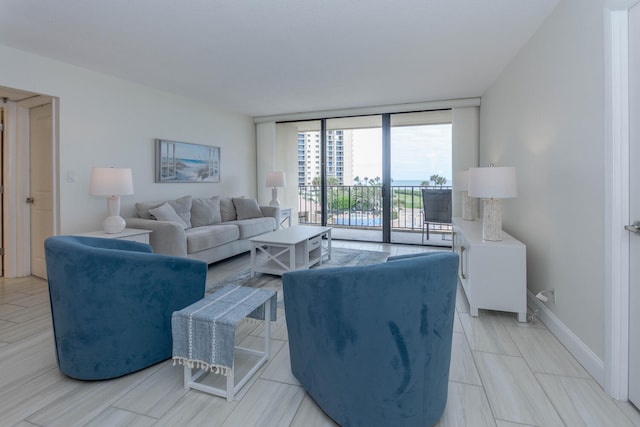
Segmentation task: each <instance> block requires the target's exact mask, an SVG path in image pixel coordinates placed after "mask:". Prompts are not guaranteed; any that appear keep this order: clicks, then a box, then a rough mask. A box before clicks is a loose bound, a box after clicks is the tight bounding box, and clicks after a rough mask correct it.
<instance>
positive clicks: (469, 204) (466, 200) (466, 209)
mask: <svg viewBox="0 0 640 427" xmlns="http://www.w3.org/2000/svg"><path fill="white" fill-rule="evenodd" d="M453 190H454V191H459V192H460V193H461V196H462V219H464V220H465V221H473V199H472V198H471V197H469V170H464V171H458V172H456V173H455V174H454V175H453Z"/></svg>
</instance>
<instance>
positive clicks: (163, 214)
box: [149, 203, 191, 229]
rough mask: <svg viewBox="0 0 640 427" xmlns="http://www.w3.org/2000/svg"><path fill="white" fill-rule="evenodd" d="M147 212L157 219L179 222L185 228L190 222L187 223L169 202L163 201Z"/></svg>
mask: <svg viewBox="0 0 640 427" xmlns="http://www.w3.org/2000/svg"><path fill="white" fill-rule="evenodd" d="M149 214H150V215H151V216H152V217H153V218H155V219H156V220H158V221H170V222H176V223H178V224H180V225H181V226H182V227H183V228H184V229H187V228H189V227H190V226H191V224H187V223H186V222H184V220H183V219H182V218H181V217H180V215H178V213H177V212H176V211H175V209H174V208H173V206H171V205H170V204H169V203H163V204H162V205H160V206H158V207H157V208H153V209H149Z"/></svg>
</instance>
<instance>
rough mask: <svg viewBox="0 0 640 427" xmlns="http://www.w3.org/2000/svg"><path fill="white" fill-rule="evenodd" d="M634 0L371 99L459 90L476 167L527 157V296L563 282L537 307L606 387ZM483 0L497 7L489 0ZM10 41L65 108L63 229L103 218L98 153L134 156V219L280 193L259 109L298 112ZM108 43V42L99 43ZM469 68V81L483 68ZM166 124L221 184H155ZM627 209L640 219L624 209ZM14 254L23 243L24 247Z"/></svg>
mask: <svg viewBox="0 0 640 427" xmlns="http://www.w3.org/2000/svg"><path fill="white" fill-rule="evenodd" d="M635 3H636V2H634V1H626V2H625V1H620V2H615V1H605V0H601V1H590V2H584V1H579V0H560V1H558V2H551V3H548V4H549V9H548V15H545V17H543V18H544V19H541V20H540V22H539V27H537V28H535V29H532V30H533V31H532V33H531V37H530V38H529V39H528V40H525V41H523V43H522V45H520V46H512V48H513V51H514V52H513V55H512V57H511V58H510V60H509V61H508V62H507V63H505V66H504V69H502V70H501V71H499V72H498V75H497V77H496V78H495V80H494V81H492V82H491V84H489V85H488V86H487V87H486V88H485V89H484V90H483V91H481V92H477V93H462V91H461V92H460V93H446V94H442V95H440V96H439V97H437V98H420V99H415V98H409V97H407V98H405V99H396V100H394V101H393V102H386V103H380V104H374V105H373V106H374V107H377V110H376V111H377V112H389V111H385V107H386V106H395V107H397V106H399V105H402V104H410V103H415V104H420V105H423V104H424V105H429V103H432V104H431V105H433V106H437V107H438V108H448V107H455V102H454V101H455V99H457V98H465V99H466V98H474V97H478V98H480V100H481V101H480V106H479V123H478V127H479V137H478V140H479V142H478V146H477V150H478V165H480V166H488V165H490V164H495V165H497V166H501V165H506V166H515V167H516V168H517V171H518V187H519V190H518V197H517V198H515V199H510V200H508V201H505V202H504V213H503V228H504V230H505V231H507V232H508V233H510V234H512V235H514V236H515V237H517V238H518V239H519V240H520V241H522V242H524V243H525V244H526V246H527V254H528V255H527V283H528V290H529V295H530V297H531V295H535V294H537V293H538V292H540V291H543V290H546V289H550V288H554V289H555V290H556V302H555V304H545V305H536V304H538V303H536V302H535V301H532V300H531V299H530V306H532V307H536V308H538V309H539V316H540V317H541V318H542V319H543V321H544V322H545V324H546V325H547V327H549V329H550V330H552V332H553V333H554V334H555V335H556V337H557V338H558V339H559V340H560V342H561V343H562V344H563V345H564V346H565V347H567V348H568V349H569V350H570V352H571V354H572V355H573V356H574V357H575V358H576V359H577V360H578V361H579V362H580V363H581V364H582V366H583V367H584V368H585V369H586V370H587V372H589V374H590V375H591V376H592V377H593V378H594V379H595V380H596V381H597V382H598V383H599V384H600V385H601V386H602V387H603V389H604V390H605V391H606V392H607V393H608V394H609V395H610V396H613V397H614V398H617V399H622V400H626V397H627V396H626V390H627V386H626V384H627V363H626V361H625V360H626V352H625V348H626V347H625V346H626V340H625V339H624V338H620V337H619V336H618V335H623V336H624V335H628V323H629V322H628V315H625V310H623V309H622V308H623V307H624V301H626V300H627V296H628V294H629V292H628V282H629V279H627V282H626V283H627V285H626V287H625V285H624V283H621V282H620V280H621V279H619V278H618V274H617V273H616V271H617V270H616V268H617V267H618V266H624V265H625V264H624V260H622V261H621V259H620V255H619V253H618V252H617V251H618V249H617V248H618V246H620V245H622V243H624V242H621V239H625V238H626V239H629V238H628V237H617V238H614V237H612V235H613V234H614V228H613V227H614V225H615V226H618V225H620V223H621V221H622V220H623V219H622V217H620V218H617V217H615V218H614V216H615V214H616V213H618V214H620V210H623V208H622V207H621V206H622V205H621V203H622V202H620V201H619V199H618V198H616V197H617V196H615V195H616V194H617V193H615V189H616V187H614V186H613V184H614V181H616V180H617V179H618V178H620V176H619V175H617V173H618V172H619V169H617V168H616V166H620V165H622V164H624V162H623V161H622V160H619V163H615V158H616V156H617V155H618V154H619V153H617V152H616V153H614V152H612V148H611V147H612V144H613V143H612V139H615V138H614V137H612V136H611V135H614V134H615V135H618V133H616V131H617V130H618V129H617V128H614V126H613V125H612V123H613V122H614V120H613V119H612V117H615V116H612V108H611V107H610V106H611V105H612V104H613V102H612V99H616V98H615V93H614V92H615V90H614V89H615V87H614V85H613V84H611V81H612V75H615V73H614V72H612V71H611V70H612V69H615V67H614V65H612V61H609V60H608V59H607V58H609V57H610V54H611V52H612V46H614V44H613V43H610V41H611V38H612V36H611V37H610V36H609V34H611V33H612V31H613V30H612V28H613V29H616V28H618V27H617V26H616V25H617V24H616V23H617V22H618V21H616V19H619V18H618V17H617V13H622V12H624V11H626V10H627V9H631V8H632V6H634V5H635ZM486 7H487V8H491V5H490V2H488V3H487V5H486ZM636 9H637V7H636ZM621 11H622V12H621ZM5 16H7V15H5ZM603 17H604V18H603ZM1 19H3V20H4V19H9V18H1ZM612 23H613V24H612ZM616 34H618V33H616ZM42 37H45V36H42ZM71 37H73V35H72V36H71ZM292 37H295V35H294V36H292ZM3 40H7V42H6V43H5V41H3ZM12 40H13V39H12V38H8V37H5V36H4V35H3V36H2V38H0V55H1V56H0V57H2V58H3V61H2V66H1V76H0V86H3V87H8V88H13V89H19V90H23V91H28V92H32V93H36V94H41V95H46V96H50V97H52V98H53V100H54V106H55V109H56V111H57V114H58V115H59V116H58V124H59V128H58V129H57V130H56V134H57V151H56V152H55V154H54V155H53V158H52V161H53V162H54V163H55V164H56V167H57V169H56V172H57V175H56V176H57V182H56V186H57V199H56V204H57V211H56V223H55V230H54V231H55V233H56V234H74V233H80V232H86V231H90V230H97V229H99V228H100V226H101V225H100V223H101V218H102V217H103V216H104V213H105V203H104V199H101V198H97V197H93V196H90V195H89V192H88V183H89V177H90V173H91V168H92V167H93V166H117V167H131V168H132V170H133V176H134V188H135V195H134V196H132V197H124V198H123V199H122V214H123V216H125V217H126V216H130V215H131V214H132V213H133V210H134V204H135V202H137V201H149V200H163V199H168V198H170V197H175V198H178V197H181V196H183V195H185V194H191V195H193V196H194V197H207V196H211V195H214V194H220V195H226V196H237V195H247V196H253V195H255V196H256V197H257V198H258V200H259V201H260V202H268V200H269V199H270V189H268V188H265V187H264V185H263V184H262V182H263V180H264V174H265V172H266V171H267V170H268V169H269V168H270V167H271V165H270V164H269V162H268V161H267V162H265V161H264V156H263V155H262V154H264V153H263V152H261V150H262V148H261V147H260V146H258V144H257V142H256V141H257V139H259V138H261V135H260V131H257V130H256V122H257V121H263V122H268V121H269V120H266V119H265V117H267V118H269V117H277V116H278V115H279V114H285V113H291V114H292V115H293V113H300V111H299V110H285V111H274V112H271V111H258V112H252V113H251V114H249V113H246V112H236V111H239V110H234V109H227V108H223V107H221V106H219V105H221V104H222V102H221V103H220V104H217V103H215V102H208V101H207V100H205V99H193V98H189V97H186V96H183V95H177V94H174V93H169V92H166V91H163V90H160V89H157V87H158V86H162V82H158V81H154V76H153V75H151V74H152V73H150V75H149V76H148V79H149V85H143V84H140V83H134V82H132V81H128V80H126V79H123V78H118V77H114V75H117V67H118V64H117V60H116V59H113V61H114V62H113V64H112V68H111V69H110V72H104V73H102V72H96V71H92V70H91V69H90V67H89V66H88V65H86V66H83V65H82V64H80V65H72V64H70V63H69V62H67V61H65V60H64V59H63V58H64V55H65V52H59V55H58V56H56V53H55V52H46V51H42V52H33V51H30V50H29V49H28V48H26V47H25V48H24V49H21V48H20V47H19V42H18V41H15V40H13V42H12ZM108 45H109V43H108V41H105V43H104V46H100V47H99V48H101V49H105V48H106V47H108ZM171 48H173V49H179V48H180V47H179V46H172V47H171ZM475 55H476V56H475V64H476V65H475V66H476V67H477V73H481V72H482V69H483V67H485V66H487V64H489V63H491V62H492V61H493V60H494V58H493V57H492V53H491V52H490V51H487V52H485V51H480V52H475ZM607 55H609V56H607ZM105 61H106V62H108V61H109V59H106V60H105ZM246 66H247V67H258V68H259V67H260V62H259V60H258V59H256V60H255V61H247V65H246ZM187 69H189V68H187ZM190 73H193V74H194V75H198V74H199V73H200V70H199V69H198V67H197V66H193V70H190V71H189V72H187V73H186V76H185V79H184V81H185V82H184V85H185V86H189V74H190ZM452 75H457V74H456V73H452ZM462 75H463V76H465V77H464V78H465V79H468V80H473V79H474V77H473V73H468V74H462ZM398 78H400V79H401V78H402V76H399V77H398ZM283 79H286V74H284V75H283ZM462 83H464V81H462V80H461V82H460V84H462ZM344 84H347V83H344ZM152 86H154V87H156V88H153V87H152ZM292 86H293V82H292ZM295 89H296V88H295V87H292V89H291V93H290V92H286V93H281V94H279V95H278V96H279V97H282V98H287V97H296V96H300V95H299V93H304V89H300V88H297V89H298V91H296V90H295ZM229 102H231V101H229ZM355 107H363V104H348V103H342V104H340V105H338V104H336V105H334V106H325V105H322V106H317V107H315V106H314V105H313V104H311V105H309V107H308V108H307V110H306V111H308V112H310V113H314V112H317V111H321V110H333V111H350V112H353V113H358V112H361V111H362V110H359V109H357V108H355ZM318 114H319V113H317V114H316V117H317V116H318ZM260 118H262V119H260ZM271 121H272V122H275V121H276V120H275V119H274V120H271ZM267 133H268V131H267ZM622 133H624V132H622ZM15 137H16V138H18V136H15ZM156 138H163V139H169V140H177V141H185V142H191V143H197V144H204V145H214V146H219V147H221V152H222V154H221V156H222V166H221V167H222V172H221V175H222V179H221V182H220V183H219V184H209V185H199V184H198V185H196V184H194V185H188V186H185V185H184V184H161V185H160V184H156V183H154V173H155V171H154V167H155V164H154V140H155V139H156ZM614 142H615V141H614ZM8 143H9V142H7V141H5V144H8ZM12 155H13V156H16V157H15V158H17V156H18V153H8V159H9V160H8V161H11V159H13V158H14V157H11V156H12ZM624 158H625V157H624V155H623V159H624ZM13 165H15V164H13V163H12V166H11V167H13ZM10 170H12V169H10V168H6V167H5V176H6V180H5V182H4V185H5V189H6V191H7V192H9V194H10V195H13V198H12V199H11V200H9V201H8V203H7V206H6V208H7V209H8V208H10V207H11V206H14V207H15V209H16V212H17V209H18V207H17V205H18V204H19V203H18V201H19V200H22V199H23V196H24V195H25V194H26V192H25V189H22V190H21V191H22V192H20V191H19V190H20V189H21V187H20V185H21V184H20V182H16V181H14V180H16V177H17V176H20V177H22V176H23V175H16V176H14V175H12V174H11V173H10V172H9V171H10ZM18 172H19V171H18ZM23 173H24V172H23ZM627 181H628V179H627ZM614 206H618V210H615V209H614ZM3 219H4V221H5V224H10V226H8V227H5V230H4V233H5V234H4V236H3V238H4V240H5V242H8V243H9V245H11V242H14V245H18V241H19V240H20V239H21V237H22V236H23V235H24V224H22V223H21V222H20V217H17V216H12V214H11V212H9V214H8V215H5V218H3ZM614 219H615V221H614ZM625 219H627V220H629V219H631V220H633V219H634V218H629V214H628V213H627V215H626V218H625ZM12 221H13V222H12ZM631 222H633V221H629V222H628V223H629V224H630V223H631ZM616 245H618V246H616ZM627 245H628V240H627ZM7 250H8V251H9V250H11V249H7ZM19 254H22V252H16V256H17V255H19ZM623 258H624V257H623ZM16 263H17V264H16V265H15V266H13V267H11V266H10V267H11V268H14V270H13V272H17V271H18V270H19V262H18V261H17V260H16ZM627 263H628V259H627ZM627 266H628V264H627ZM9 272H11V270H10V269H9ZM6 273H7V271H5V274H6ZM16 275H17V276H19V275H22V274H16ZM625 290H626V293H625V292H624V291H625ZM625 316H626V317H625ZM625 319H626V323H625V321H624V320H625Z"/></svg>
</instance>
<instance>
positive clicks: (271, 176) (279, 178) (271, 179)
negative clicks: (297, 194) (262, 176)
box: [267, 171, 286, 206]
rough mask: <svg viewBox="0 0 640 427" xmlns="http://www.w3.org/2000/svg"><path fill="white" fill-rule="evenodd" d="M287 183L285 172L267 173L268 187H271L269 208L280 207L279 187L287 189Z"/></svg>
mask: <svg viewBox="0 0 640 427" xmlns="http://www.w3.org/2000/svg"><path fill="white" fill-rule="evenodd" d="M285 186H286V181H285V178H284V172H283V171H274V172H269V173H267V187H271V201H270V202H269V206H280V201H279V200H278V187H285Z"/></svg>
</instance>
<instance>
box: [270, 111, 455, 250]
mask: <svg viewBox="0 0 640 427" xmlns="http://www.w3.org/2000/svg"><path fill="white" fill-rule="evenodd" d="M279 126H283V127H284V126H286V128H287V129H288V130H289V131H288V135H292V132H291V131H290V130H291V129H292V127H293V128H294V129H296V130H297V132H296V135H297V143H296V144H295V150H296V154H297V156H296V158H297V185H298V206H296V210H297V220H298V222H299V223H301V224H326V225H328V226H331V227H333V228H334V231H333V233H332V234H333V236H334V237H335V238H342V239H354V240H366V241H378V242H383V241H384V242H398V243H422V242H423V241H424V240H423V235H422V234H423V204H422V197H421V194H422V193H421V189H422V188H439V189H447V188H449V189H450V185H451V177H452V171H451V169H452V166H451V164H452V161H451V113H450V110H444V111H433V112H420V113H402V114H383V115H371V116H357V117H344V118H331V119H321V120H314V121H304V122H302V121H301V122H287V123H283V124H280V125H279ZM282 133H283V134H284V132H282ZM289 138H291V136H289ZM286 145H287V146H288V147H290V148H289V149H290V150H292V149H293V148H292V146H293V145H294V144H292V143H290V142H289V143H287V144H286ZM429 236H430V238H429V239H428V240H427V241H426V242H425V243H426V244H436V245H448V244H450V239H449V238H448V237H447V236H450V226H449V225H447V224H441V225H440V226H437V227H435V228H434V226H433V225H432V229H431V233H430V235H429Z"/></svg>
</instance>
